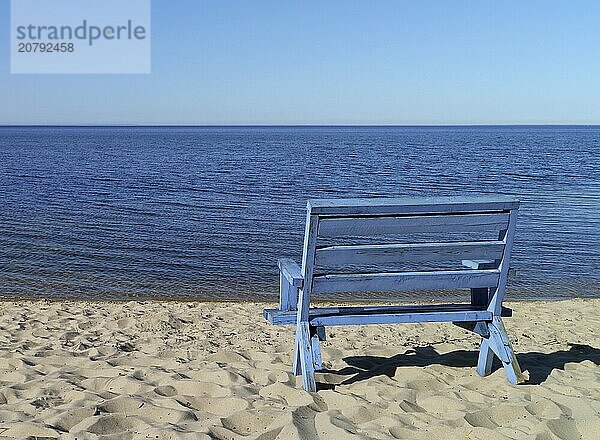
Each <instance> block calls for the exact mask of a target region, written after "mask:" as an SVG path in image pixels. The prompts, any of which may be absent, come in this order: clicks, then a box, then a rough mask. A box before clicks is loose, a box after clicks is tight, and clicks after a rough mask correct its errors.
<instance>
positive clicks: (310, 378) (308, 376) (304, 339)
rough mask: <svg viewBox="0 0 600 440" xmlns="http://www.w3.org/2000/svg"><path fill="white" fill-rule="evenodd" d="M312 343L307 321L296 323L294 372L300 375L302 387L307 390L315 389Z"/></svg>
mask: <svg viewBox="0 0 600 440" xmlns="http://www.w3.org/2000/svg"><path fill="white" fill-rule="evenodd" d="M317 340H318V339H317ZM312 344H313V342H312V338H311V335H310V326H309V325H308V322H300V323H298V326H297V327H296V345H295V350H294V351H295V353H294V374H296V375H298V373H300V374H301V375H302V387H303V388H304V389H305V390H306V391H308V392H315V391H317V384H316V381H315V365H314V357H313V346H312ZM319 354H320V351H319Z"/></svg>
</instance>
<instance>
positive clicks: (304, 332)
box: [294, 209, 321, 392]
mask: <svg viewBox="0 0 600 440" xmlns="http://www.w3.org/2000/svg"><path fill="white" fill-rule="evenodd" d="M318 226H319V218H318V216H316V215H313V214H312V213H311V211H310V209H309V211H308V213H307V218H306V230H305V232H304V252H303V254H302V278H303V279H304V280H305V282H304V285H303V286H302V289H301V290H300V292H299V295H298V310H297V313H296V343H295V354H294V374H296V375H298V373H300V374H301V375H302V386H303V388H304V389H305V390H306V391H308V392H315V391H317V383H316V381H315V364H316V365H317V366H318V367H319V368H320V366H321V349H320V347H319V339H318V337H315V338H314V341H313V335H315V336H316V334H315V333H316V332H314V331H312V332H311V328H310V325H309V323H308V319H309V309H310V294H311V289H312V278H313V271H314V263H315V254H316V242H317V233H318ZM315 355H316V356H315Z"/></svg>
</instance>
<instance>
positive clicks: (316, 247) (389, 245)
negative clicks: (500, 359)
mask: <svg viewBox="0 0 600 440" xmlns="http://www.w3.org/2000/svg"><path fill="white" fill-rule="evenodd" d="M518 207H519V202H518V200H515V199H513V198H508V197H494V198H483V197H459V198H457V197H445V198H414V199H411V198H394V199H332V200H327V199H324V200H309V202H308V213H307V220H306V231H305V238H304V252H303V258H302V275H303V279H304V295H308V297H309V298H310V295H311V294H319V293H328V294H331V293H341V292H396V291H402V290H435V289H462V288H484V287H485V288H495V289H496V290H497V291H499V293H500V294H501V295H502V296H503V294H504V288H505V285H506V279H507V276H508V267H509V258H510V251H511V247H512V241H513V236H514V230H515V226H516V214H517V210H518ZM464 259H468V260H494V261H495V262H496V264H492V265H491V268H487V269H466V268H462V269H461V268H460V265H461V260H464ZM456 265H458V267H455V266H456ZM488 267H489V265H488ZM497 293H498V292H497ZM501 302H502V298H496V301H495V303H494V305H493V306H494V307H493V308H497V309H498V312H499V308H500V306H501ZM496 303H497V304H496Z"/></svg>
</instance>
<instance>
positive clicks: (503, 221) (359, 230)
mask: <svg viewBox="0 0 600 440" xmlns="http://www.w3.org/2000/svg"><path fill="white" fill-rule="evenodd" d="M508 218H509V214H506V213H500V214H468V215H432V216H406V217H348V218H327V217H326V218H323V219H321V220H319V237H339V236H344V235H366V236H373V235H387V234H403V233H415V232H470V231H489V230H500V229H506V228H507V227H508Z"/></svg>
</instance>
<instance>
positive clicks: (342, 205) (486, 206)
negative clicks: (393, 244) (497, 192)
mask: <svg viewBox="0 0 600 440" xmlns="http://www.w3.org/2000/svg"><path fill="white" fill-rule="evenodd" d="M518 207H519V201H518V200H516V199H514V198H513V197H510V196H494V197H485V196H475V197H473V196H470V197H425V198H423V197H421V198H409V197H401V198H375V199H316V200H315V199H313V200H309V202H308V208H309V209H310V212H311V213H312V214H317V215H350V216H359V215H397V214H435V213H447V212H488V211H505V210H510V209H517V208H518Z"/></svg>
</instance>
